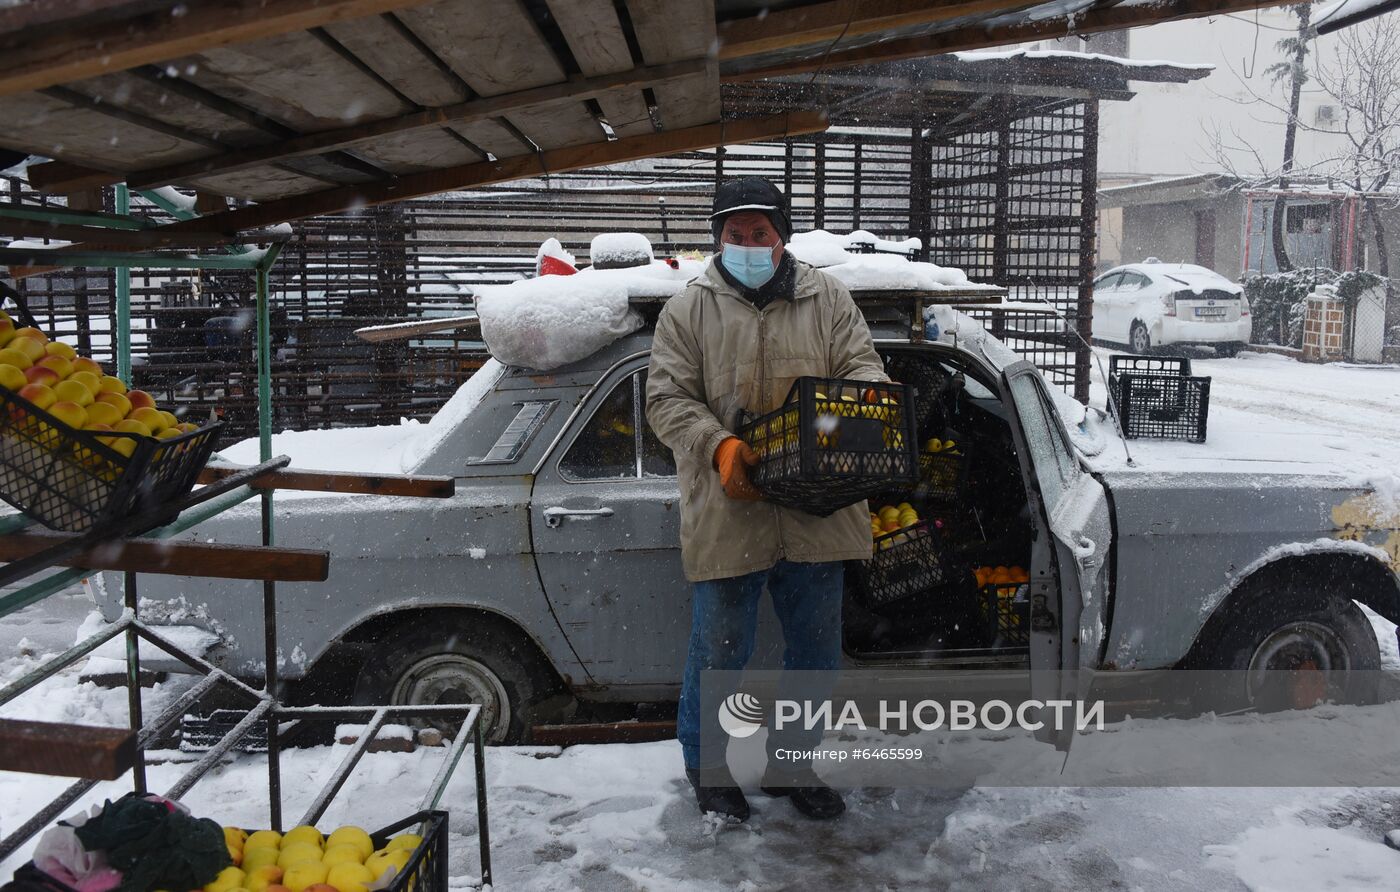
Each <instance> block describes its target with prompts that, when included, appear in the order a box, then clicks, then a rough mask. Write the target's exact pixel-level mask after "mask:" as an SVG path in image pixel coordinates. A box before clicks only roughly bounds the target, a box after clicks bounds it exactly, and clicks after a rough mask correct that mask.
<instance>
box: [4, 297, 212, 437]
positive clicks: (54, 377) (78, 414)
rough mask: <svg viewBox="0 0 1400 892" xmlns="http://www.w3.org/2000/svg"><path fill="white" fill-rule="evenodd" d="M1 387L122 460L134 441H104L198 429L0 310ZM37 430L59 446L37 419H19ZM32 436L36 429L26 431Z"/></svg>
mask: <svg viewBox="0 0 1400 892" xmlns="http://www.w3.org/2000/svg"><path fill="white" fill-rule="evenodd" d="M0 387H4V388H5V389H6V390H9V391H11V392H12V393H15V394H17V395H18V396H19V397H20V398H21V399H23V400H26V401H27V402H29V403H31V404H33V405H35V406H37V407H38V408H40V409H43V410H44V411H45V412H47V413H49V414H50V415H52V416H53V417H54V418H56V419H58V420H59V421H61V422H63V423H64V424H66V425H67V426H68V427H70V428H72V429H73V430H82V431H90V432H92V433H93V434H95V435H97V439H98V440H99V442H102V443H103V444H104V445H106V446H109V447H111V448H112V449H113V450H115V451H116V452H118V453H120V454H121V455H123V456H125V457H128V458H129V457H131V454H132V453H133V452H135V451H136V445H137V442H138V441H137V440H135V439H132V438H129V437H104V436H102V434H104V433H114V432H121V433H127V434H137V435H140V436H142V437H153V438H155V439H157V440H165V439H170V438H171V437H178V436H180V435H181V434H187V433H191V432H193V431H195V430H198V429H199V426H198V425H196V424H192V423H190V422H181V421H180V420H179V419H178V418H176V417H175V416H174V415H173V414H172V413H170V412H167V411H165V410H163V409H160V408H158V407H157V406H156V401H155V399H154V398H153V397H152V396H151V395H150V394H149V393H146V392H145V391H143V390H128V389H127V386H126V384H125V383H124V382H123V381H122V380H121V379H120V378H117V377H115V376H113V375H108V374H105V373H104V371H103V369H102V366H101V365H100V364H99V363H98V362H97V361H96V360H93V359H90V358H88V357H86V356H78V355H77V351H76V350H74V349H73V348H72V347H71V346H69V345H68V344H65V343H63V342H62V341H52V340H49V337H48V335H46V334H44V332H42V331H40V330H39V329H37V328H16V327H15V324H14V321H13V320H12V319H11V318H10V317H9V315H8V314H6V313H4V312H3V311H0ZM26 421H27V423H28V425H29V426H30V427H34V426H38V427H41V428H44V429H46V430H41V431H38V432H37V433H38V440H39V442H41V443H45V444H48V445H50V446H57V445H58V440H59V436H58V435H59V432H58V431H54V430H52V426H51V425H48V424H47V423H42V422H39V420H38V419H37V417H35V418H31V419H27V420H21V424H22V425H23V424H24V423H25V422H26ZM29 433H35V431H32V430H31V431H29Z"/></svg>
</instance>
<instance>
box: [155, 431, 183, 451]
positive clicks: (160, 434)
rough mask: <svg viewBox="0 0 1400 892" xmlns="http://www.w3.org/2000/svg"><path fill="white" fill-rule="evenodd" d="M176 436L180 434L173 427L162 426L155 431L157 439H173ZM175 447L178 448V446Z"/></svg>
mask: <svg viewBox="0 0 1400 892" xmlns="http://www.w3.org/2000/svg"><path fill="white" fill-rule="evenodd" d="M178 436H181V433H180V431H178V430H176V429H175V428H173V427H163V428H161V429H160V430H158V431H156V439H157V440H173V439H175V438H176V437H178ZM176 448H177V449H178V448H179V447H176Z"/></svg>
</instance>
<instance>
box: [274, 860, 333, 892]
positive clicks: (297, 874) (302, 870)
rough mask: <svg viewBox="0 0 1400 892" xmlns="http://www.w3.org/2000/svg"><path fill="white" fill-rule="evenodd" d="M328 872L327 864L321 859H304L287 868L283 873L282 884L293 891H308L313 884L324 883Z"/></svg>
mask: <svg viewBox="0 0 1400 892" xmlns="http://www.w3.org/2000/svg"><path fill="white" fill-rule="evenodd" d="M327 872H328V871H327V870H326V865H324V864H322V863H321V862H320V861H302V862H300V863H299V864H293V865H292V866H291V867H289V868H288V869H287V872H286V873H284V874H283V875H282V885H284V886H286V887H287V888H288V889H290V890H291V892H306V890H307V889H308V888H309V887H311V886H315V885H319V884H324V883H325V882H326V873H327Z"/></svg>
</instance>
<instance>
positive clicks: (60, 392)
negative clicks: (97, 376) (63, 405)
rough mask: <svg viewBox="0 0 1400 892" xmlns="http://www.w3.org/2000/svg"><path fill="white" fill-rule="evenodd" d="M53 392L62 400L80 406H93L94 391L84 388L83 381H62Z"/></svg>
mask: <svg viewBox="0 0 1400 892" xmlns="http://www.w3.org/2000/svg"><path fill="white" fill-rule="evenodd" d="M53 392H54V396H56V397H58V398H59V399H60V400H68V401H69V402H73V403H77V404H78V405H80V406H91V405H92V391H91V390H88V389H87V388H86V387H84V386H83V382H81V381H60V382H58V383H57V384H55V385H54V388H53Z"/></svg>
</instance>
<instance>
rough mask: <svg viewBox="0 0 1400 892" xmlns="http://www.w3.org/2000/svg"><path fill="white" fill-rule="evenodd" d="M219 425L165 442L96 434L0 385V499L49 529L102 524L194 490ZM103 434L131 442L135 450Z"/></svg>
mask: <svg viewBox="0 0 1400 892" xmlns="http://www.w3.org/2000/svg"><path fill="white" fill-rule="evenodd" d="M222 426H223V425H222V424H211V425H208V426H206V427H203V428H200V429H199V430H196V431H191V432H190V433H187V434H181V435H179V436H178V437H171V438H169V439H166V440H157V439H155V438H153V437H143V436H141V435H139V434H129V433H122V432H111V433H108V432H105V431H104V432H102V433H101V434H98V433H96V432H94V431H83V430H76V429H74V428H72V427H70V426H69V425H68V424H66V423H64V422H63V421H61V420H59V419H58V418H56V417H54V416H53V415H51V414H50V413H48V412H46V411H45V410H43V409H40V408H39V407H38V406H36V405H34V404H33V403H31V402H29V401H28V400H26V399H24V398H23V397H21V396H20V395H19V394H17V393H13V392H11V391H9V390H6V389H5V388H3V387H0V499H3V500H4V501H5V502H7V503H9V504H10V505H13V506H14V507H16V508H18V509H19V510H20V511H23V512H24V513H25V514H27V515H28V516H30V517H32V518H34V519H35V520H37V521H39V522H40V523H42V524H44V525H45V526H47V527H49V528H50V529H55V530H63V531H65V532H70V533H85V532H88V531H89V530H93V529H100V528H101V527H103V526H106V525H107V524H109V523H111V522H113V521H116V520H119V519H121V518H123V517H126V516H127V515H128V514H131V513H133V512H135V511H140V510H144V509H147V508H152V507H155V506H157V505H160V504H163V503H165V502H168V501H171V500H173V499H177V498H179V497H180V496H183V495H184V494H185V493H187V492H189V491H190V489H191V488H192V487H193V486H194V483H195V479H196V478H197V477H198V476H199V472H200V469H202V468H203V467H204V465H205V464H206V463H207V462H208V461H209V455H210V453H212V452H213V451H214V444H215V441H216V440H217V438H218V435H219V430H220V428H222ZM103 440H108V441H132V443H133V446H132V447H131V453H130V455H126V454H124V451H125V447H123V448H122V449H118V448H117V447H116V446H115V443H113V445H109V443H105V442H102V441H103Z"/></svg>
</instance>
